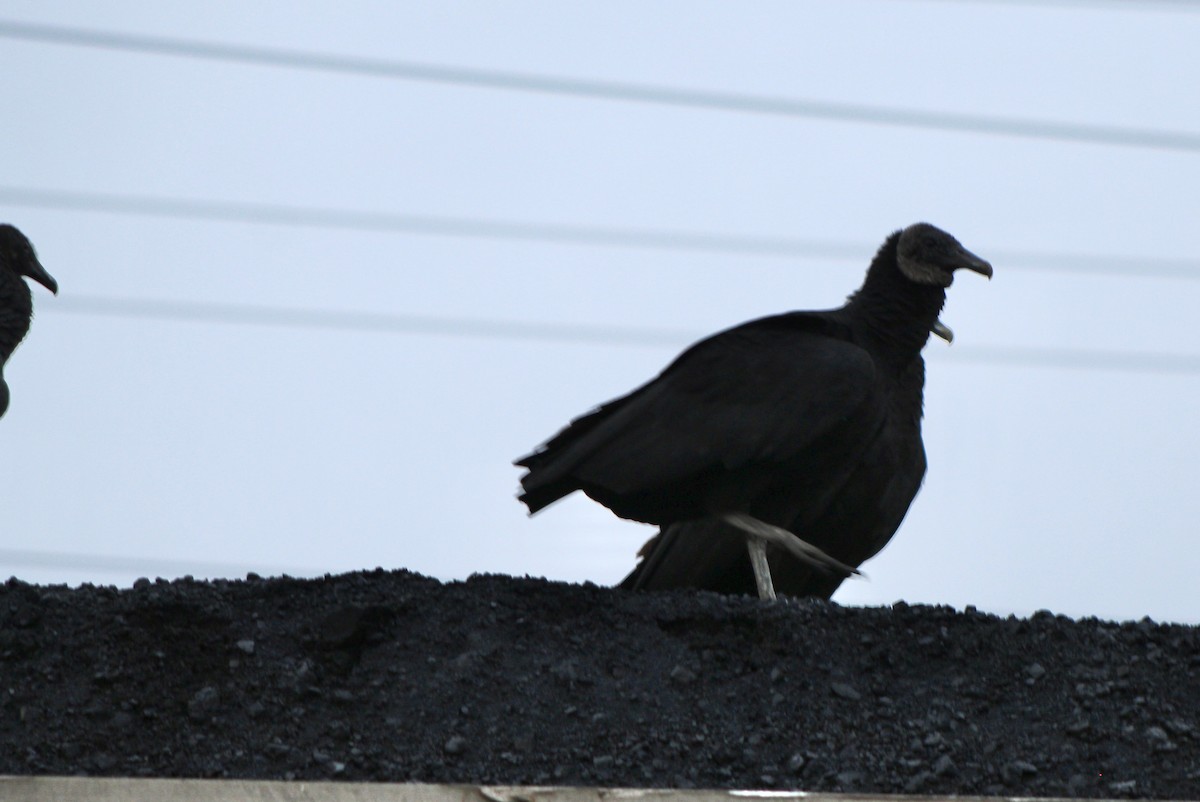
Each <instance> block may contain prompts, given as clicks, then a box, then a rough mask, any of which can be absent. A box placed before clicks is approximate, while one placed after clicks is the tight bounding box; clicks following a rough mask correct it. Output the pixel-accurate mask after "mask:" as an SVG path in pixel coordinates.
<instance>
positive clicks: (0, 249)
mask: <svg viewBox="0 0 1200 802" xmlns="http://www.w3.org/2000/svg"><path fill="white" fill-rule="evenodd" d="M22 276H27V277H29V278H31V279H33V280H34V281H36V282H37V283H38V284H41V285H42V286H43V287H45V288H46V289H48V290H50V292H52V293H55V294H58V282H57V281H55V280H54V279H53V278H52V277H51V276H50V274H49V273H47V272H46V269H45V268H44V267H42V263H41V262H39V261H38V258H37V254H36V253H35V252H34V250H33V245H32V244H31V243H30V242H29V240H28V239H26V238H25V235H24V234H22V233H21V232H20V231H18V230H17V229H16V228H15V227H13V226H10V225H8V224H3V225H0V417H3V416H4V413H5V411H6V410H7V409H8V385H7V384H5V383H4V363H5V362H7V361H8V358H9V357H10V356H12V352H13V351H14V350H15V349H16V347H17V346H18V345H19V344H20V343H21V340H23V339H25V334H26V333H27V332H28V331H29V320H30V318H31V317H32V316H33V298H32V296H31V295H30V293H29V285H28V284H26V283H25V281H24V280H23V279H22V278H21V277H22Z"/></svg>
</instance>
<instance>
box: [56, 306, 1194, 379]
mask: <svg viewBox="0 0 1200 802" xmlns="http://www.w3.org/2000/svg"><path fill="white" fill-rule="evenodd" d="M60 313H65V314H76V315H99V316H104V317H116V318H126V319H139V318H140V319H152V320H166V321H172V322H195V323H219V324H233V325H254V326H281V327H290V328H308V329H332V330H338V331H360V332H372V333H389V334H410V335H411V334H419V335H435V336H443V337H467V338H473V339H489V340H522V341H534V342H546V343H560V344H561V343H573V344H588V345H620V346H640V347H655V348H671V349H675V350H678V349H680V348H683V347H684V346H686V345H687V344H688V343H690V342H693V341H695V340H697V339H699V338H700V337H701V336H704V333H702V332H694V331H683V330H678V329H674V330H673V329H657V328H637V327H620V326H600V325H581V324H565V323H536V322H525V321H511V320H482V319H477V318H452V317H442V316H433V315H394V314H382V313H369V312H336V311H331V310H317V309H295V308H292V309H285V308H279V307H266V306H250V305H243V304H226V303H196V302H190V301H189V302H184V301H162V300H138V299H133V298H104V297H99V296H64V297H62V298H59V299H58V300H56V301H55V302H54V303H53V304H51V305H47V306H44V307H42V310H41V311H40V314H43V315H45V314H50V315H54V314H60ZM936 345H937V343H934V346H936ZM925 353H926V355H927V356H929V358H930V359H931V360H932V361H943V360H944V361H947V362H962V363H969V364H981V365H1001V366H1013V367H1025V368H1030V367H1032V368H1052V369H1055V370H1088V371H1098V370H1105V371H1116V372H1121V373H1155V374H1166V375H1190V376H1194V375H1200V355H1192V354H1170V353H1163V352H1123V351H1109V350H1100V349H1074V348H1070V349H1069V348H1029V347H1020V346H969V345H956V346H954V347H953V348H951V349H940V348H937V347H931V348H929V349H926V351H925Z"/></svg>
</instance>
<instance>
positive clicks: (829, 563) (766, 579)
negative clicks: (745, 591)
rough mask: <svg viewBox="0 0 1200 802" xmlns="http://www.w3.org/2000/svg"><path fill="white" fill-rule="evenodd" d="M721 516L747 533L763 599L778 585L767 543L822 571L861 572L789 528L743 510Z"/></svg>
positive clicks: (752, 562) (848, 574) (751, 562)
mask: <svg viewBox="0 0 1200 802" xmlns="http://www.w3.org/2000/svg"><path fill="white" fill-rule="evenodd" d="M721 519H722V520H723V521H725V523H727V524H729V525H730V526H733V527H736V528H738V529H740V530H742V532H744V533H745V534H746V550H747V551H748V552H749V553H750V566H751V567H752V568H753V569H754V583H755V585H757V586H758V596H759V598H760V599H774V598H775V585H774V583H773V582H772V581H771V568H770V566H769V565H768V564H767V544H768V543H774V544H775V545H776V546H780V547H782V548H785V549H787V550H788V551H790V552H791V553H792V555H793V556H795V557H796V559H798V560H801V561H803V562H805V563H808V564H809V565H811V566H812V567H814V568H816V569H817V570H818V571H821V572H822V573H826V574H828V573H832V572H837V573H840V574H844V575H846V576H850V575H851V574H858V575H860V576H861V575H862V572H860V571H859V570H858V569H857V568H851V567H850V566H848V565H846V564H845V563H844V562H842V561H840V560H835V559H834V558H833V557H830V556H829V555H828V554H826V553H825V552H824V551H822V550H821V549H819V548H817V547H816V546H814V545H812V544H811V543H806V542H805V541H803V540H801V539H800V538H798V537H796V535H794V534H792V533H791V532H789V531H788V530H786V529H783V528H782V527H778V526H774V525H772V524H769V523H766V522H764V521H760V520H758V519H757V518H755V517H754V516H752V515H747V514H746V513H744V512H731V513H728V514H726V515H723V516H721Z"/></svg>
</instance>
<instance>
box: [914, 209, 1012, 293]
mask: <svg viewBox="0 0 1200 802" xmlns="http://www.w3.org/2000/svg"><path fill="white" fill-rule="evenodd" d="M896 258H897V261H898V262H899V264H900V272H901V273H903V274H904V277H905V278H907V279H908V280H909V281H912V282H914V283H916V284H932V285H933V286H935V287H949V286H950V284H951V283H953V281H954V271H955V270H957V269H959V268H960V267H965V268H966V269H967V270H973V271H974V272H976V273H979V274H981V275H984V276H987V277H988V278H991V277H992V266H991V264H989V263H988V262H987V261H986V260H984V259H980V258H979V257H978V256H976V255H975V254H973V253H971V252H970V251H968V250H967V249H966V248H964V247H963V246H962V244H961V243H959V241H958V240H956V239H955V238H954V237H952V236H950V235H949V234H947V233H946V232H945V231H942V230H941V229H940V228H938V227H937V226H931V225H929V223H916V224H914V225H911V226H909V227H908V228H906V229H904V231H903V232H901V234H900V242H899V245H898V246H897V250H896Z"/></svg>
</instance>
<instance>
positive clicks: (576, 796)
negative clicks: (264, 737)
mask: <svg viewBox="0 0 1200 802" xmlns="http://www.w3.org/2000/svg"><path fill="white" fill-rule="evenodd" d="M758 799H766V800H776V799H777V800H788V799H796V800H800V799H803V800H805V801H806V802H900V801H901V800H903V802H984V800H989V801H990V802H997V800H1008V801H1009V802H1016V801H1017V800H1021V799H1023V798H1022V797H970V796H898V795H892V794H829V793H809V792H807V791H724V790H705V791H693V790H686V791H684V790H675V789H660V788H654V789H638V788H569V787H535V786H499V785H497V786H486V785H485V786H480V785H425V784H421V783H349V782H347V783H342V782H300V781H296V782H283V781H271V780H169V779H130V778H126V777H7V776H0V800H4V802H84V801H85V800H86V802H151V801H153V802H218V800H220V801H221V802H224V801H225V800H238V802H635V800H636V801H637V802H753V800H758ZM1042 802H1052V800H1050V799H1046V798H1043V799H1042ZM1055 802H1057V801H1055ZM1061 802H1067V801H1066V800H1062V801H1061ZM1071 802H1076V801H1075V800H1071ZM1088 802H1105V800H1088ZM1110 802H1111V801H1110ZM1197 802H1200V798H1198V800H1197Z"/></svg>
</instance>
